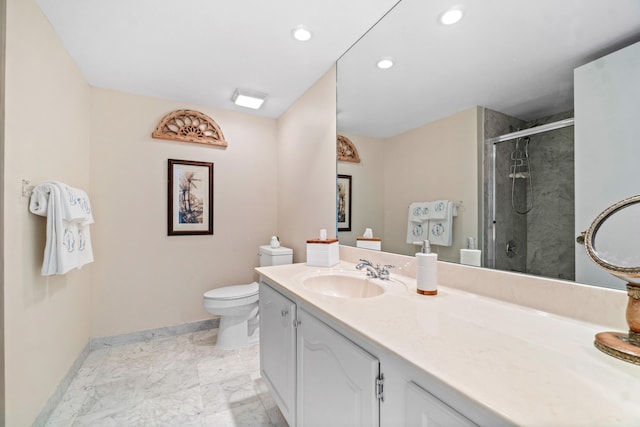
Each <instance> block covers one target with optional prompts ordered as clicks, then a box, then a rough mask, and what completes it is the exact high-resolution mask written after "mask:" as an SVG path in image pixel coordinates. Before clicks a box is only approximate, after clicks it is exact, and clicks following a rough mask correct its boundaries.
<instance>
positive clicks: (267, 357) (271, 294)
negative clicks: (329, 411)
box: [259, 280, 296, 426]
mask: <svg viewBox="0 0 640 427" xmlns="http://www.w3.org/2000/svg"><path fill="white" fill-rule="evenodd" d="M259 304H260V372H261V374H262V379H263V380H264V381H265V383H266V384H267V386H268V387H269V391H270V392H271V396H272V397H273V400H274V401H275V402H276V403H277V405H278V407H279V408H280V411H281V412H282V415H284V417H285V419H286V420H287V422H288V423H289V425H290V426H294V425H295V402H296V330H295V326H294V324H293V322H294V321H295V318H296V305H295V303H294V302H293V301H291V300H290V299H288V298H286V297H285V296H283V295H282V294H280V293H279V292H277V291H275V290H274V289H272V288H271V287H270V286H268V285H267V284H266V283H264V282H263V281H262V280H261V281H260V299H259Z"/></svg>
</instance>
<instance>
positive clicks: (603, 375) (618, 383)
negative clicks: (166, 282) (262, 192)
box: [256, 261, 640, 426]
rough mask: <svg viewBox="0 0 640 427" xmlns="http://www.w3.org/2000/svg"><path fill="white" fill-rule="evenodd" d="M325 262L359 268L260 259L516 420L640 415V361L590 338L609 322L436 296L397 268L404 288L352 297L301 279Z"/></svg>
mask: <svg viewBox="0 0 640 427" xmlns="http://www.w3.org/2000/svg"><path fill="white" fill-rule="evenodd" d="M328 270H345V271H349V272H353V271H355V264H353V263H349V262H344V261H342V262H340V263H339V264H338V265H337V266H335V267H331V268H330V269H329V268H319V267H309V266H306V265H305V264H303V263H302V264H292V265H283V266H275V267H262V268H257V269H256V271H257V272H258V273H259V274H261V275H263V276H265V277H267V278H269V279H271V280H273V281H275V282H277V283H278V284H279V285H280V286H281V287H282V289H283V290H286V291H288V292H290V293H292V294H294V295H295V296H296V297H297V298H299V299H300V301H301V302H302V303H304V304H307V305H309V306H312V307H315V308H316V309H318V310H320V311H321V312H323V313H324V314H326V316H327V317H328V318H331V319H333V320H335V321H337V322H339V323H340V324H342V325H344V326H345V327H347V328H348V329H350V330H353V331H354V332H355V333H357V334H359V335H360V336H362V337H364V338H366V339H368V340H370V341H373V342H374V343H375V344H377V345H379V346H381V347H383V348H385V349H387V350H388V351H390V352H392V353H395V354H397V355H398V356H400V357H401V358H403V359H404V360H406V361H407V362H409V363H411V364H413V365H414V366H416V367H418V368H420V369H423V370H424V371H426V372H428V373H429V374H430V375H432V376H434V377H436V378H438V379H439V380H441V381H442V382H444V383H446V384H448V385H449V386H451V387H453V388H454V389H456V390H457V391H458V392H460V393H462V394H463V395H465V396H466V397H467V398H469V399H472V400H473V401H475V402H476V403H477V404H479V405H481V406H483V407H485V408H487V409H489V410H490V411H491V412H494V413H497V414H499V415H500V416H501V417H502V418H504V419H507V420H509V421H511V422H513V423H514V424H516V425H529V426H561V425H565V426H577V425H580V426H638V425H640V366H637V365H633V364H630V363H627V362H623V361H620V360H617V359H615V358H612V357H610V356H607V355H605V354H603V353H601V352H600V351H599V350H597V349H596V348H595V347H594V346H593V339H594V335H595V334H596V333H597V332H602V331H607V330H611V328H608V327H604V326H600V325H596V324H592V323H587V322H583V321H580V320H576V319H572V318H569V317H563V316H560V315H556V314H551V313H547V312H543V311H539V310H535V309H532V308H528V307H524V306H521V305H517V304H513V303H509V302H504V301H500V300H498V299H493V298H488V297H484V296H481V295H476V294H473V293H469V292H465V291H462V290H459V289H455V288H450V287H446V286H439V288H438V289H439V290H438V295H437V296H423V295H419V294H418V293H416V291H415V289H416V285H415V280H414V279H412V278H410V277H406V276H399V275H393V274H392V277H395V278H397V279H398V280H400V281H402V282H403V283H405V284H406V285H407V287H408V290H407V291H406V292H388V293H385V294H382V295H380V296H377V297H373V298H365V299H345V298H335V297H331V296H325V295H322V294H319V293H315V292H311V291H309V290H307V289H305V288H304V287H303V286H302V285H301V283H300V277H301V275H304V274H308V273H309V272H312V271H322V272H324V273H325V274H326V272H327V271H328ZM362 274H363V275H364V272H362ZM399 331H405V332H403V333H399Z"/></svg>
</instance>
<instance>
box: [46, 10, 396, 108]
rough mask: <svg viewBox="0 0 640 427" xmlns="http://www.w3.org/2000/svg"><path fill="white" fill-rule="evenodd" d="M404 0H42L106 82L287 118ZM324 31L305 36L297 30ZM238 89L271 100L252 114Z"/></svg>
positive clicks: (85, 66) (80, 59) (96, 82)
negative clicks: (236, 100)
mask: <svg viewBox="0 0 640 427" xmlns="http://www.w3.org/2000/svg"><path fill="white" fill-rule="evenodd" d="M396 2H397V0H347V1H345V0H271V1H265V0H37V3H38V5H39V6H40V8H41V9H42V11H43V12H44V14H45V15H46V17H47V18H48V20H49V22H50V23H51V25H52V26H53V28H54V30H55V31H56V33H57V34H58V36H59V37H60V39H61V40H62V43H63V44H64V46H65V47H66V49H67V50H68V51H69V53H70V54H71V56H72V57H73V59H74V60H75V62H76V63H77V64H78V66H79V68H80V70H81V72H82V73H83V75H84V76H85V78H86V79H87V81H88V82H89V83H90V84H91V85H93V86H96V87H101V88H108V89H115V90H121V91H125V92H129V93H134V94H141V95H148V96H154V97H159V98H164V99H173V100H176V101H182V102H186V103H192V104H195V105H201V106H208V107H216V108H222V109H229V110H236V111H242V112H244V113H250V114H255V115H258V116H263V117H269V118H277V117H279V116H280V115H281V114H282V113H284V112H285V111H286V110H287V108H288V107H289V106H290V105H291V104H292V103H293V102H294V101H295V100H296V99H298V98H299V97H300V96H301V95H302V94H303V93H304V92H305V91H306V90H307V89H309V87H311V86H312V85H313V83H315V82H316V81H317V80H318V79H319V78H320V77H321V76H322V75H323V74H324V73H326V72H327V71H328V70H329V69H330V68H331V66H333V64H335V61H336V59H337V58H338V57H339V56H340V55H342V54H343V53H344V52H345V51H346V50H347V49H348V48H349V46H351V45H352V44H353V43H354V42H355V41H356V40H357V39H358V38H359V37H360V36H361V35H362V34H363V33H364V32H365V31H367V29H369V27H371V25H373V24H374V23H375V22H376V21H377V20H378V19H380V17H382V16H383V15H384V13H385V12H386V11H388V10H389V9H390V8H391V7H392V6H393V5H394V4H395V3H396ZM301 24H302V25H305V26H307V27H309V28H311V29H312V30H313V32H314V36H313V38H312V39H311V40H310V41H308V42H304V43H301V42H297V41H295V40H294V39H293V38H292V37H291V36H290V32H291V30H292V29H293V28H294V27H295V26H297V25H301ZM235 88H246V89H252V90H255V91H259V92H264V93H267V94H268V95H269V96H268V98H267V101H266V102H265V104H264V105H263V107H262V108H261V109H260V110H258V111H254V110H249V109H246V108H242V107H237V106H235V105H234V104H233V103H232V102H231V95H232V94H233V91H234V89H235Z"/></svg>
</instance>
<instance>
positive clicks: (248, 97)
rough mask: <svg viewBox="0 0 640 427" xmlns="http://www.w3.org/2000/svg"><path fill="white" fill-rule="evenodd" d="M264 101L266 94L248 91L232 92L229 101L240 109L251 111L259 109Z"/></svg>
mask: <svg viewBox="0 0 640 427" xmlns="http://www.w3.org/2000/svg"><path fill="white" fill-rule="evenodd" d="M265 99H267V94H266V93H262V92H257V91H255V90H248V89H236V90H235V91H233V95H232V96H231V100H232V101H233V102H234V104H236V105H239V106H240V107H246V108H251V109H253V110H257V109H259V108H260V107H261V106H262V104H263V103H264V100H265Z"/></svg>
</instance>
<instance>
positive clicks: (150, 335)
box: [89, 318, 220, 350]
mask: <svg viewBox="0 0 640 427" xmlns="http://www.w3.org/2000/svg"><path fill="white" fill-rule="evenodd" d="M219 324H220V319H217V318H216V319H207V320H201V321H198V322H191V323H183V324H181V325H173V326H166V327H164V328H157V329H148V330H145V331H138V332H131V333H129V334H122V335H114V336H110V337H99V338H92V339H91V341H90V342H89V348H90V349H91V350H97V349H100V348H108V347H114V346H119V345H124V344H132V343H136V342H144V341H150V340H153V339H156V338H168V337H172V336H175V335H181V334H188V333H191V332H198V331H205V330H207V329H214V328H217V327H218V325H219Z"/></svg>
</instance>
